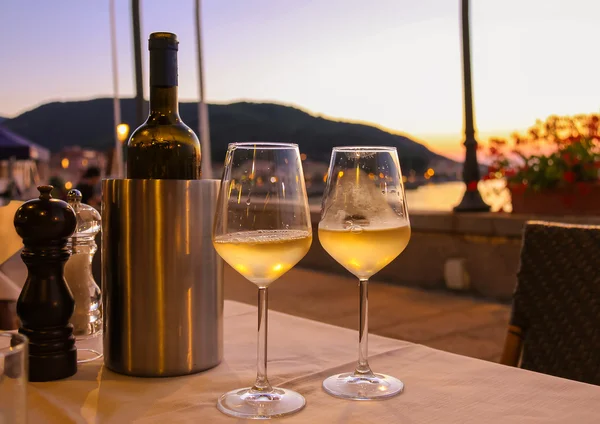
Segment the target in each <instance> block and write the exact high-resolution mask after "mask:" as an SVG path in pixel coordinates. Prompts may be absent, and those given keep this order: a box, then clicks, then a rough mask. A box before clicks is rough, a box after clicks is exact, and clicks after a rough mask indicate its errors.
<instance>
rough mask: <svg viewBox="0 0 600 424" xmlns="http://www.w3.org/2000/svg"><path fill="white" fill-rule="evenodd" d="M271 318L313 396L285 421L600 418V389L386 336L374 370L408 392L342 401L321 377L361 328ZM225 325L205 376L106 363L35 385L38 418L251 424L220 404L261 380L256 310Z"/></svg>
mask: <svg viewBox="0 0 600 424" xmlns="http://www.w3.org/2000/svg"><path fill="white" fill-rule="evenodd" d="M299 301H301V300H299ZM334 301H335V299H332V302H334ZM269 318H270V319H269V327H270V328H269V368H268V371H269V377H270V381H271V383H272V384H274V385H281V386H283V387H286V388H290V389H293V390H296V391H298V392H300V393H302V394H303V395H304V396H305V397H306V399H307V406H306V408H305V409H304V410H303V411H301V412H299V413H298V414H296V415H293V416H290V417H287V418H282V419H279V420H278V421H280V422H282V423H288V422H289V423H327V424H333V423H361V424H362V423H403V424H410V423H478V424H480V423H484V424H491V423H519V424H521V423H522V424H525V423H565V424H566V423H574V424H575V423H576V424H584V423H594V424H597V423H600V387H596V386H591V385H586V384H582V383H577V382H573V381H569V380H564V379H559V378H555V377H550V376H546V375H542V374H537V373H532V372H528V371H524V370H520V369H515V368H510V367H505V366H502V365H498V364H493V363H490V362H485V361H480V360H477V359H472V358H468V357H464V356H458V355H453V354H450V353H446V352H441V351H438V350H434V349H430V348H427V347H424V346H421V345H415V344H411V343H407V342H403V341H399V340H392V339H386V338H383V337H376V336H371V338H370V340H369V342H370V343H369V344H370V346H369V350H370V363H371V366H372V368H373V370H374V371H376V372H377V371H379V372H384V373H387V374H391V375H393V376H396V377H398V378H400V379H401V380H403V381H404V383H405V392H404V393H403V394H401V395H399V396H397V397H394V398H391V399H388V400H383V401H375V402H355V401H347V400H341V399H336V398H333V397H331V396H329V395H327V394H326V393H325V392H323V390H322V388H321V382H322V380H323V379H324V378H325V377H327V376H329V375H331V374H334V373H338V372H342V371H351V370H352V369H353V366H354V361H355V360H356V355H357V336H356V332H354V331H350V330H346V329H342V328H338V327H334V326H330V325H326V324H322V323H319V322H314V321H309V320H306V319H302V318H297V317H293V316H290V315H285V314H282V313H277V312H270V316H269ZM224 327H225V357H224V360H223V362H222V363H221V365H219V366H218V367H216V368H213V369H212V370H209V371H206V372H204V373H200V374H196V375H193V376H187V377H177V378H165V379H142V378H131V377H126V376H122V375H119V374H116V373H113V372H111V371H109V370H107V369H106V368H105V367H104V366H103V365H102V361H101V360H100V361H97V362H96V363H89V364H84V365H82V366H80V369H79V371H78V373H77V374H76V375H75V376H73V377H71V378H69V379H66V380H62V381H57V382H51V383H30V384H29V398H28V401H29V410H30V416H29V419H30V422H31V423H34V424H41V423H61V424H65V423H71V422H73V423H128V422H143V423H232V422H242V421H243V420H236V419H234V418H230V417H227V416H225V415H223V414H221V413H220V412H219V411H218V410H217V409H216V407H215V402H216V400H217V398H218V396H219V395H220V394H222V393H223V392H226V391H229V390H231V389H233V388H239V387H244V386H248V385H251V384H252V383H253V381H254V377H255V362H256V308H255V307H252V306H248V305H244V304H241V303H236V302H230V301H226V302H225V326H224Z"/></svg>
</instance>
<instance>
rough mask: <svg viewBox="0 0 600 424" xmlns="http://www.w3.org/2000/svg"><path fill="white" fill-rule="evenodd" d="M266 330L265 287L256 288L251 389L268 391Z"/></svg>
mask: <svg viewBox="0 0 600 424" xmlns="http://www.w3.org/2000/svg"><path fill="white" fill-rule="evenodd" d="M267 330H268V302H267V288H266V287H260V288H259V289H258V343H257V344H258V351H257V362H256V382H255V383H254V386H253V387H252V390H253V391H258V392H269V391H271V390H272V387H271V384H269V380H268V379H267Z"/></svg>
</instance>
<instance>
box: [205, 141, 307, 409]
mask: <svg viewBox="0 0 600 424" xmlns="http://www.w3.org/2000/svg"><path fill="white" fill-rule="evenodd" d="M311 242H312V228H311V223H310V212H309V208H308V199H307V196H306V187H305V185H304V175H303V172H302V163H301V161H300V154H299V151H298V146H297V145H295V144H286V143H233V144H230V145H229V148H228V150H227V156H226V158H225V168H224V170H223V178H222V181H221V190H220V192H219V199H218V203H217V211H216V214H215V222H214V229H213V245H214V247H215V249H216V251H217V253H218V254H219V255H220V256H221V257H222V258H223V259H224V260H225V262H227V263H228V264H229V265H231V266H232V267H233V268H234V269H235V270H236V271H238V272H239V273H240V274H242V275H243V276H244V277H246V279H248V280H249V281H251V282H252V283H254V284H256V285H257V286H258V361H257V376H256V382H255V383H254V385H253V386H252V387H246V388H242V389H236V390H233V391H231V392H228V393H225V394H224V395H222V396H221V397H220V398H219V400H218V402H217V407H218V409H219V410H220V411H221V412H224V413H225V414H228V415H232V416H235V417H240V418H253V419H267V418H272V417H280V416H283V415H288V414H291V413H294V412H297V411H299V410H301V409H302V408H303V407H304V405H305V403H306V401H305V400H304V397H302V395H300V394H298V393H296V392H294V391H291V390H288V389H282V388H277V387H272V386H271V385H270V384H269V381H268V379H267V288H268V287H269V285H270V284H271V283H272V282H273V281H275V280H276V279H278V278H279V277H281V276H282V275H283V274H284V273H285V272H287V271H289V270H290V269H291V268H292V267H293V266H294V265H296V264H297V263H298V261H300V259H302V258H303V257H304V255H306V253H307V252H308V249H309V248H310V244H311Z"/></svg>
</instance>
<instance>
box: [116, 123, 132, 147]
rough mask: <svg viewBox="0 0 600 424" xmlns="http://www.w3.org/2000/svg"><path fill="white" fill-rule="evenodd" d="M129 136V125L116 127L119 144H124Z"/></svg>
mask: <svg viewBox="0 0 600 424" xmlns="http://www.w3.org/2000/svg"><path fill="white" fill-rule="evenodd" d="M128 135H129V125H127V124H119V125H117V137H118V138H119V141H120V142H121V143H124V142H125V140H127V136H128Z"/></svg>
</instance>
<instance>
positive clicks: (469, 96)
mask: <svg viewBox="0 0 600 424" xmlns="http://www.w3.org/2000/svg"><path fill="white" fill-rule="evenodd" d="M461 14H462V16H461V21H462V22H461V23H462V58H463V80H464V81H463V84H464V87H463V90H464V103H465V105H464V107H465V142H464V145H465V150H466V151H465V163H464V165H463V181H464V182H465V184H466V186H467V190H466V191H465V194H464V196H463V198H462V200H461V202H460V204H459V205H458V206H456V207H455V208H454V211H455V212H487V211H489V210H490V207H489V205H487V204H486V203H485V202H484V201H483V199H482V198H481V194H480V193H479V190H478V189H477V183H478V181H479V164H478V163H477V140H476V139H475V117H474V115H473V88H472V85H471V84H472V83H471V42H470V33H469V31H470V30H469V0H461Z"/></svg>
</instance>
